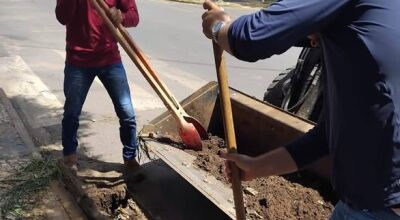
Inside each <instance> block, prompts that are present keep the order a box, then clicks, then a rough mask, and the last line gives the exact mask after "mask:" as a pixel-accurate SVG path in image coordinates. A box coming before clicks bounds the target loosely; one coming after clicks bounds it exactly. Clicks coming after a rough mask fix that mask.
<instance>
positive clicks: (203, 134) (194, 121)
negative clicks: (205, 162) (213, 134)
mask: <svg viewBox="0 0 400 220" xmlns="http://www.w3.org/2000/svg"><path fill="white" fill-rule="evenodd" d="M183 118H184V119H185V121H186V122H188V123H190V124H192V125H193V126H194V127H195V128H196V131H197V133H198V134H199V136H200V138H201V139H202V140H205V139H208V134H207V131H206V129H205V128H204V127H203V125H201V124H200V122H199V121H197V119H195V118H193V117H191V116H189V115H184V116H183Z"/></svg>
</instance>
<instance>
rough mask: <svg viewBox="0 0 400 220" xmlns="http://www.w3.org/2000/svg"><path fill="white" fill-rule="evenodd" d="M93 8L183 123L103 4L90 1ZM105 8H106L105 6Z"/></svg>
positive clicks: (100, 0) (172, 104) (97, 0)
mask: <svg viewBox="0 0 400 220" xmlns="http://www.w3.org/2000/svg"><path fill="white" fill-rule="evenodd" d="M91 2H92V4H93V6H94V7H95V8H96V11H97V12H98V13H99V14H100V16H101V17H102V18H103V20H104V22H105V23H106V25H107V26H108V28H109V29H110V31H111V33H112V34H113V36H114V37H115V39H117V41H118V42H119V43H120V45H121V46H122V47H123V48H124V50H125V51H126V53H127V54H128V56H129V57H130V58H131V60H132V61H133V62H134V63H135V65H136V67H137V68H138V69H139V71H140V72H141V73H142V74H143V76H144V77H145V78H146V80H147V81H148V82H149V84H150V85H151V87H153V89H154V91H155V92H156V93H157V95H158V96H159V97H160V99H161V100H162V101H163V103H164V105H165V106H166V107H167V109H168V110H170V112H171V113H172V115H173V116H174V117H175V118H176V119H177V121H179V123H180V124H181V125H182V124H183V123H184V122H183V121H184V119H183V116H182V114H181V113H180V112H178V110H177V109H176V108H175V105H174V103H173V102H171V100H170V98H169V96H168V95H166V94H165V92H164V90H163V89H162V88H160V85H159V84H158V83H157V81H156V80H155V79H154V77H153V74H151V73H150V72H149V71H148V69H147V68H146V65H144V64H143V62H142V60H141V59H140V58H139V57H138V56H137V55H136V53H135V52H134V50H133V49H132V48H131V46H130V44H129V43H128V42H127V40H126V39H125V37H124V36H123V34H122V33H121V31H120V30H119V29H117V28H116V27H115V26H114V24H113V22H112V21H111V20H110V18H109V17H108V16H107V14H106V11H105V10H104V9H103V8H102V7H103V6H101V5H102V4H105V2H104V1H103V0H91ZM105 6H106V7H107V8H108V6H107V5H105Z"/></svg>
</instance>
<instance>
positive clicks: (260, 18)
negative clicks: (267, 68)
mask: <svg viewBox="0 0 400 220" xmlns="http://www.w3.org/2000/svg"><path fill="white" fill-rule="evenodd" d="M349 2H352V1H349V0H281V1H278V2H275V3H273V4H271V5H270V6H269V7H268V8H266V9H262V10H260V11H258V12H256V13H253V14H250V15H244V16H241V17H239V18H238V19H236V20H235V21H234V22H233V23H232V24H231V25H230V28H229V31H228V38H229V45H230V48H231V51H232V53H233V55H234V56H235V57H237V58H238V59H240V60H245V61H249V62H255V61H257V60H259V59H265V58H268V57H271V56H272V55H274V54H281V53H283V52H285V51H286V50H288V49H289V48H290V47H291V46H293V45H296V44H297V43H299V42H301V40H302V39H304V38H305V37H306V36H308V35H310V34H312V33H315V32H319V31H321V30H322V28H323V27H324V26H326V25H328V24H329V23H330V22H332V21H333V20H334V19H335V18H336V17H337V16H338V15H339V14H340V13H341V12H342V11H343V10H344V9H345V8H346V6H347V5H348V4H350V3H349Z"/></svg>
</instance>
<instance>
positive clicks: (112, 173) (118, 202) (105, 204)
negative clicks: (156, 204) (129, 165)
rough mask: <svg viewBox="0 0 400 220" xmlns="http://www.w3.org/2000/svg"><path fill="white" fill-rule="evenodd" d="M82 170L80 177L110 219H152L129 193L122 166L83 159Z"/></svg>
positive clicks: (90, 194)
mask: <svg viewBox="0 0 400 220" xmlns="http://www.w3.org/2000/svg"><path fill="white" fill-rule="evenodd" d="M79 167H80V168H79V171H78V173H77V175H76V176H77V178H79V179H80V181H81V182H82V183H83V184H84V185H83V186H82V188H83V189H84V191H85V193H87V195H88V197H89V198H90V199H91V200H92V201H93V202H94V204H95V206H96V209H97V210H98V211H99V212H100V213H102V214H103V215H104V216H108V217H110V219H121V220H124V219H134V220H147V219H148V218H147V217H146V215H145V214H144V212H143V211H142V210H141V209H140V207H139V206H138V205H137V203H136V202H135V201H134V200H133V198H132V197H131V196H130V195H129V192H128V191H127V186H126V181H127V180H126V179H125V178H124V177H123V175H122V169H123V165H122V164H108V163H105V162H102V161H98V160H95V159H91V158H88V157H85V156H82V157H80V158H79Z"/></svg>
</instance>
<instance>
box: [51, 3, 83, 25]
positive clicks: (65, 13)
mask: <svg viewBox="0 0 400 220" xmlns="http://www.w3.org/2000/svg"><path fill="white" fill-rule="evenodd" d="M77 7H78V1H77V0H57V5H56V17H57V20H58V21H59V22H60V23H61V24H63V25H66V24H68V23H69V22H70V21H71V20H72V18H73V17H74V14H75V12H76V9H77Z"/></svg>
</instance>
